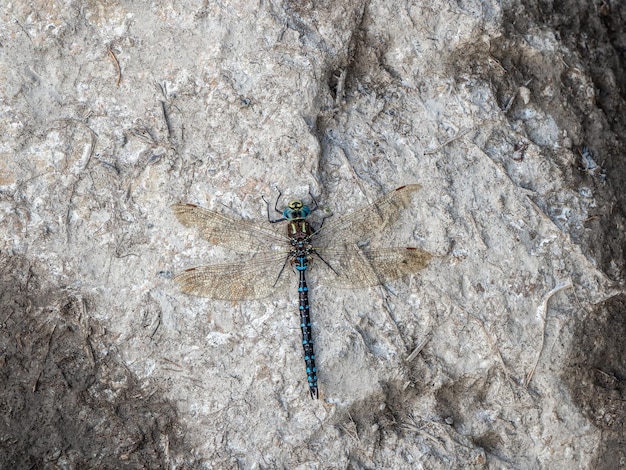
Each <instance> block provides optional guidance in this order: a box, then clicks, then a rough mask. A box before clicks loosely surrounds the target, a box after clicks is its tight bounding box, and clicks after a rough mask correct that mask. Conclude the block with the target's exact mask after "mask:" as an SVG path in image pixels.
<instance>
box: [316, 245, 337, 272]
mask: <svg viewBox="0 0 626 470" xmlns="http://www.w3.org/2000/svg"><path fill="white" fill-rule="evenodd" d="M313 253H315V256H317V257H318V258H319V259H321V260H322V261H323V262H324V264H325V265H326V266H328V267H329V268H330V269H331V270H332V272H334V273H335V274H336V275H337V276H339V273H338V272H337V271H336V270H335V268H333V267H332V266H331V265H330V264H329V263H328V261H326V260H325V259H324V258H323V257H322V255H320V254H319V253H318V252H317V251H314V252H313Z"/></svg>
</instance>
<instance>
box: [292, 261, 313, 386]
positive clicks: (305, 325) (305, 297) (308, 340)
mask: <svg viewBox="0 0 626 470" xmlns="http://www.w3.org/2000/svg"><path fill="white" fill-rule="evenodd" d="M307 267H308V260H307V257H306V256H298V257H297V258H296V269H297V270H298V272H299V273H300V276H299V277H300V281H299V284H298V299H299V304H300V328H301V329H302V348H303V349H304V363H305V364H306V376H307V381H308V383H309V392H310V393H311V398H318V391H317V369H316V367H315V351H314V350H313V333H312V331H311V316H310V314H309V288H308V287H307V284H306V276H305V274H304V273H305V271H306V268H307Z"/></svg>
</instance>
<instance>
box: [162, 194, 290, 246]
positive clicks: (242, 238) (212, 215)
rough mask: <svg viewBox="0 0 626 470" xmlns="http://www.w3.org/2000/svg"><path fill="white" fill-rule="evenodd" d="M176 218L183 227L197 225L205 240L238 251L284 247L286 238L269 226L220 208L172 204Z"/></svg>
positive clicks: (286, 242) (194, 226) (195, 226)
mask: <svg viewBox="0 0 626 470" xmlns="http://www.w3.org/2000/svg"><path fill="white" fill-rule="evenodd" d="M172 211H173V212H174V215H175V216H176V218H177V219H178V221H179V222H180V223H181V224H183V225H184V226H185V227H193V228H197V229H198V232H199V233H200V235H201V236H202V238H204V239H205V240H207V241H209V242H211V244H213V245H220V246H224V247H226V248H229V249H231V250H234V251H238V252H244V251H249V252H256V251H258V250H259V249H260V248H262V249H263V250H268V249H270V250H271V249H272V247H281V248H283V247H284V246H285V245H286V244H288V243H289V239H288V238H287V237H286V236H284V235H283V234H280V233H278V232H275V231H274V230H272V229H271V228H267V227H264V226H260V225H257V224H255V223H253V222H248V221H247V220H243V219H235V218H232V217H229V216H227V215H224V214H220V213H219V212H215V211H211V210H208V209H204V208H203V207H199V206H196V205H195V204H189V203H178V204H174V205H173V206H172Z"/></svg>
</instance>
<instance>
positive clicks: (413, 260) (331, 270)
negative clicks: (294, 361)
mask: <svg viewBox="0 0 626 470" xmlns="http://www.w3.org/2000/svg"><path fill="white" fill-rule="evenodd" d="M420 188H421V187H420V185H418V184H410V185H406V186H401V187H399V188H397V189H395V190H393V191H391V192H389V193H387V194H385V195H384V196H382V197H381V198H380V199H378V200H377V201H375V202H374V203H372V204H369V205H365V206H364V207H362V208H360V209H357V210H355V211H354V212H351V213H348V214H345V215H340V216H338V217H336V218H335V217H332V218H329V217H330V216H328V215H327V216H323V217H322V219H321V223H320V224H319V227H317V229H314V228H313V226H312V225H311V222H310V219H309V216H310V215H311V214H312V213H313V212H315V211H316V210H318V209H319V206H318V204H317V202H316V201H315V198H313V197H312V196H311V197H312V199H313V205H312V206H311V207H310V206H308V205H305V204H304V203H303V202H302V201H301V200H294V201H291V202H289V203H288V205H287V206H286V207H285V208H284V209H283V210H280V209H278V201H279V199H280V197H281V196H280V195H279V197H278V199H277V200H276V204H275V205H274V210H275V211H276V212H277V213H279V214H280V217H279V218H277V219H272V218H271V216H270V207H269V203H266V204H267V219H268V222H269V223H270V225H260V224H257V223H254V222H251V221H248V220H244V219H235V218H233V217H231V216H228V215H224V214H222V213H221V212H216V211H212V210H208V209H205V208H202V207H200V206H197V205H195V204H190V203H178V204H174V205H173V206H172V210H173V213H174V215H175V216H176V218H177V219H178V221H179V222H180V223H181V224H182V225H184V226H186V227H191V228H195V229H197V230H198V232H199V234H200V236H201V237H202V238H204V239H205V240H207V241H209V242H210V243H211V244H214V245H220V246H223V247H225V248H228V249H230V250H232V251H235V252H240V253H246V254H247V256H246V258H245V259H243V260H237V261H234V262H229V263H224V264H210V265H205V266H197V267H193V268H189V269H186V270H184V271H182V272H181V273H179V274H177V275H176V276H174V282H176V284H178V286H179V287H180V289H181V290H182V291H183V292H185V293H187V294H191V295H195V296H199V297H207V298H210V299H215V300H230V301H239V300H252V299H261V298H264V297H268V296H269V295H271V294H272V293H274V292H275V291H276V290H277V289H278V288H280V287H281V286H283V285H284V284H285V282H286V280H287V279H288V277H289V276H288V275H287V273H286V271H294V272H295V273H297V275H298V301H299V312H300V328H301V330H302V347H303V349H304V362H305V366H306V374H307V383H308V386H309V393H310V395H311V398H313V399H317V398H319V391H318V380H317V368H316V365H315V351H314V348H313V335H312V331H311V316H310V307H309V289H308V286H307V280H306V273H307V272H308V271H311V272H313V271H314V272H315V273H316V277H317V278H319V279H324V280H327V281H328V282H329V283H330V285H331V286H332V287H338V288H346V289H353V288H365V287H372V286H376V285H380V284H384V283H386V282H388V281H392V280H394V279H398V278H401V277H403V276H405V275H408V274H413V273H417V272H418V271H420V270H422V269H424V268H425V267H426V266H427V265H428V262H429V261H430V259H431V258H432V256H433V255H431V254H430V253H428V252H427V251H424V250H422V249H420V248H416V247H391V248H389V247H385V248H370V243H369V242H370V240H371V239H372V238H374V237H375V236H376V235H378V234H381V233H383V232H384V231H385V230H387V229H389V228H390V227H391V226H392V225H393V224H394V223H395V222H396V221H397V220H398V219H399V217H400V216H401V213H402V211H403V209H405V208H407V207H408V206H409V205H410V204H411V197H412V195H413V193H415V192H416V191H418V190H419V189H420ZM278 223H286V228H287V230H286V233H280V232H278V231H276V230H274V229H272V227H273V224H278ZM289 268H291V269H289Z"/></svg>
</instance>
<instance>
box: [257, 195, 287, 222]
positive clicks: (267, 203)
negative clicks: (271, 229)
mask: <svg viewBox="0 0 626 470" xmlns="http://www.w3.org/2000/svg"><path fill="white" fill-rule="evenodd" d="M282 195H283V193H282V192H280V191H279V192H278V197H277V198H276V204H274V210H275V211H276V212H278V213H279V214H281V215H282V214H283V213H282V211H280V210H278V201H279V200H280V197H281V196H282ZM261 199H263V201H265V204H266V205H267V220H269V222H270V224H275V223H277V222H284V221H285V220H287V219H285V217H281V218H280V219H272V217H271V216H270V203H269V202H267V200H266V199H265V197H264V196H261Z"/></svg>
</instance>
